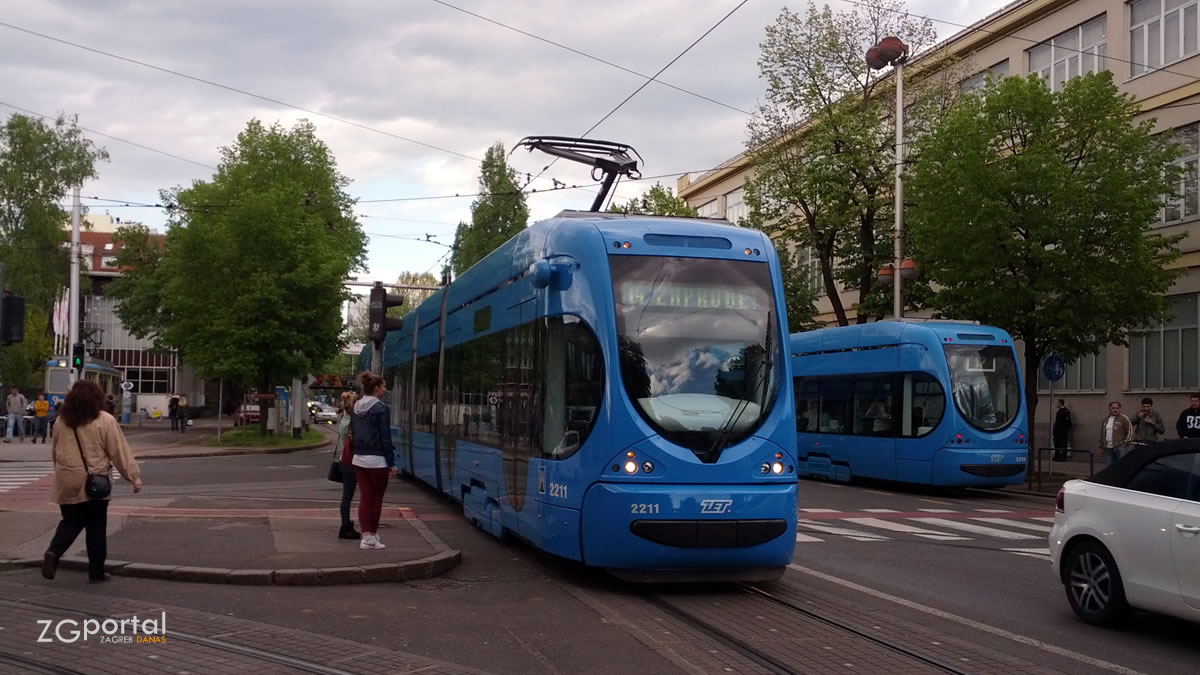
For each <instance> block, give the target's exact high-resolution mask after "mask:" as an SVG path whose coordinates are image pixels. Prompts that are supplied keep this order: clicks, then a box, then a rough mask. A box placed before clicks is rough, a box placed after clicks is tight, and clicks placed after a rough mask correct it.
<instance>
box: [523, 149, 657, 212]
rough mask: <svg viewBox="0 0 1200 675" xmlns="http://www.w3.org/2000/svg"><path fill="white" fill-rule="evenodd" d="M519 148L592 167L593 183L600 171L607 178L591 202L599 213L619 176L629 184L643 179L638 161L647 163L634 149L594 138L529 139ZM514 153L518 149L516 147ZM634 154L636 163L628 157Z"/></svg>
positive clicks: (594, 209) (593, 208)
mask: <svg viewBox="0 0 1200 675" xmlns="http://www.w3.org/2000/svg"><path fill="white" fill-rule="evenodd" d="M517 146H524V147H526V148H529V151H530V152H533V151H534V150H535V149H536V150H541V151H542V152H544V153H546V154H547V155H553V156H554V157H559V158H561V159H569V160H571V161H572V162H579V163H580V164H587V165H588V166H591V167H592V180H597V181H599V180H601V179H600V178H597V177H596V172H597V171H599V172H601V173H603V174H604V178H603V181H602V182H601V184H600V192H599V194H597V195H596V199H595V200H594V201H593V202H592V208H591V210H592V211H599V210H600V207H601V206H603V205H604V200H605V198H607V197H608V193H609V191H610V190H612V186H613V183H614V182H615V181H616V180H617V177H618V176H626V177H628V178H629V179H630V180H637V179H639V178H641V176H642V174H641V172H640V171H638V168H637V167H638V160H641V161H642V162H645V160H644V159H642V156H641V154H639V153H638V151H637V150H635V149H634V148H633V146H630V145H626V144H624V143H614V142H613V141H602V140H598V139H593V138H574V137H571V136H526V137H525V138H522V139H521V140H520V141H517ZM514 149H516V148H515V147H514ZM631 152H632V153H633V154H634V155H636V156H637V159H633V158H632V157H630V156H629V153H631ZM510 154H511V153H510Z"/></svg>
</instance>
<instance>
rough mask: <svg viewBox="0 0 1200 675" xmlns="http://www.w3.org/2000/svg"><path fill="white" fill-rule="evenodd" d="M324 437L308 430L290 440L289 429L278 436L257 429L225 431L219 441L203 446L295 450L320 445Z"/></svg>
mask: <svg viewBox="0 0 1200 675" xmlns="http://www.w3.org/2000/svg"><path fill="white" fill-rule="evenodd" d="M324 438H325V436H324V434H322V433H321V432H319V431H316V430H314V429H309V430H307V431H305V432H304V434H303V435H301V437H300V438H292V435H291V427H289V428H288V433H286V434H278V435H263V434H260V433H258V430H257V429H250V428H245V427H243V428H241V429H225V430H222V431H221V441H220V442H217V440H216V439H215V438H214V439H213V440H210V441H208V442H207V443H205V445H208V446H210V447H221V448H228V447H249V448H295V447H300V446H303V445H313V444H315V443H320V442H321V441H322V439H324Z"/></svg>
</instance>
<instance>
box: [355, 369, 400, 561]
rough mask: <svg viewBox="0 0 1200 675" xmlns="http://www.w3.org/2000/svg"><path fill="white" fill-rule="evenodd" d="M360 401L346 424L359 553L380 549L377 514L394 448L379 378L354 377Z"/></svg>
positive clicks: (371, 375)
mask: <svg viewBox="0 0 1200 675" xmlns="http://www.w3.org/2000/svg"><path fill="white" fill-rule="evenodd" d="M358 383H359V384H360V385H361V386H362V391H363V397H362V398H360V399H359V400H358V401H357V402H356V403H355V404H354V417H353V418H352V419H351V420H350V437H351V439H352V440H351V444H352V445H353V447H354V458H353V459H352V460H351V461H350V463H351V464H352V465H354V474H355V476H356V477H357V478H358V490H359V497H358V526H359V528H361V529H362V540H361V541H359V543H358V547H359V548H362V549H381V548H384V546H383V542H381V541H379V535H378V533H377V530H378V529H379V514H380V512H381V511H383V493H384V492H385V491H386V490H387V484H388V478H389V476H395V475H396V459H395V456H394V454H395V448H394V447H392V427H391V423H390V422H389V421H388V420H389V418H390V417H391V416H390V415H389V414H388V407H387V405H385V404H384V402H383V401H381V400H379V399H380V398H381V397H383V395H384V394H386V393H387V387H385V386H384V384H383V378H382V377H379V376H378V375H376V374H374V373H368V372H364V373H362V374H360V375H359V376H358Z"/></svg>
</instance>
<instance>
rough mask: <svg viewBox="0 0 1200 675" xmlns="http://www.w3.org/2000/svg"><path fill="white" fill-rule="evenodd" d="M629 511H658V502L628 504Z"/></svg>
mask: <svg viewBox="0 0 1200 675" xmlns="http://www.w3.org/2000/svg"><path fill="white" fill-rule="evenodd" d="M629 512H630V513H658V504H630V505H629Z"/></svg>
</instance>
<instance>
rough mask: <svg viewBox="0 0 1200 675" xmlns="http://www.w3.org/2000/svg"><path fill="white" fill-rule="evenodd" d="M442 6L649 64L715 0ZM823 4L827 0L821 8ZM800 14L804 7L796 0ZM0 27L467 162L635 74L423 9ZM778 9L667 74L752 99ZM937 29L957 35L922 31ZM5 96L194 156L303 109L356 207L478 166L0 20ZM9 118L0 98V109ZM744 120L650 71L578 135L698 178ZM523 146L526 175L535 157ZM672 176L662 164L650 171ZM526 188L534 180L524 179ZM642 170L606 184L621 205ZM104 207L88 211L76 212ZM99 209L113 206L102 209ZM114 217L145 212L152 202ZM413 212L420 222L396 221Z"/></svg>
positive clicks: (136, 158) (158, 15) (965, 9)
mask: <svg viewBox="0 0 1200 675" xmlns="http://www.w3.org/2000/svg"><path fill="white" fill-rule="evenodd" d="M454 1H455V4H459V5H460V6H462V7H464V8H466V9H469V10H471V11H473V12H476V13H479V14H482V15H484V16H488V17H491V18H493V19H495V20H496V21H500V22H504V23H507V24H509V25H512V26H515V27H517V28H520V29H522V30H525V31H528V32H530V33H535V34H538V35H541V36H544V37H546V38H548V39H552V40H555V41H558V42H561V43H563V44H567V45H570V46H572V47H574V48H576V49H579V50H580V51H584V52H588V53H591V54H594V55H596V56H598V57H601V58H604V59H606V60H609V61H612V62H614V63H618V64H621V65H623V66H625V67H627V68H630V69H632V70H636V71H638V72H641V73H645V74H653V73H654V72H656V71H657V70H658V69H659V68H661V67H662V66H663V65H664V64H666V63H667V62H668V61H670V60H671V59H672V58H673V57H674V56H675V55H676V54H678V53H679V52H680V51H681V50H682V49H683V48H684V47H686V46H687V45H688V44H689V43H691V42H692V41H693V40H695V39H696V37H698V36H699V35H700V34H701V33H703V32H704V31H705V30H707V29H708V28H709V27H710V26H711V25H712V24H713V23H715V22H716V21H717V20H718V19H719V18H720V17H721V16H723V15H724V14H725V13H727V12H728V11H729V10H730V9H731V8H732V7H733V6H734V3H733V2H731V1H730V0H651V1H646V0H611V1H610V2H607V3H575V2H571V3H562V2H556V1H555V0H527V1H526V2H521V3H506V2H501V0H454ZM834 4H839V3H837V2H835V3H834ZM1003 4H1005V3H1004V2H1003V1H1000V0H990V1H981V2H975V1H973V2H971V3H969V4H968V3H966V2H961V1H960V2H955V3H941V2H935V1H934V0H913V1H912V2H911V3H910V5H909V6H910V9H911V11H913V12H914V13H917V14H923V13H928V14H930V15H931V16H932V17H934V18H940V19H946V20H948V21H954V22H957V23H969V22H971V21H973V20H976V19H978V18H981V17H982V16H984V15H985V14H987V13H989V12H991V11H994V10H995V9H997V8H998V7H1000V6H1002V5H1003ZM792 9H794V10H801V9H803V5H796V6H794V7H792ZM0 11H2V12H3V14H4V16H5V17H7V18H6V21H9V22H13V23H16V24H18V25H20V26H21V27H23V28H27V29H29V30H32V31H37V32H40V33H44V34H47V35H52V36H55V37H57V38H60V39H62V40H67V41H71V42H76V43H80V44H83V45H87V46H89V47H93V48H95V49H101V50H105V51H110V52H113V53H116V54H120V55H122V56H125V57H128V58H130V59H136V60H141V61H144V62H146V63H150V64H154V65H156V66H159V67H161V68H166V69H171V70H176V71H179V72H183V73H187V74H189V75H193V76H195V77H197V78H203V79H207V80H211V81H213V82H219V83H221V84H224V85H227V86H229V87H235V88H238V89H243V90H245V91H249V92H253V93H255V94H259V95H261V96H265V97H269V98H273V99H277V100H280V101H286V102H288V103H292V104H295V105H298V106H301V107H304V108H308V109H310V110H315V111H319V112H322V113H325V114H328V115H332V116H336V117H341V118H344V119H347V120H351V121H353V122H355V123H358V124H361V125H365V126H368V127H371V128H374V129H378V130H382V131H386V132H388V133H391V134H396V135H399V136H404V137H408V138H411V139H414V140H418V141H421V142H423V143H427V144H430V145H433V146H438V147H441V148H446V149H449V150H453V151H454V152H457V153H462V154H464V155H468V156H470V157H473V158H479V157H482V155H483V152H484V151H485V150H486V148H487V147H488V146H489V145H490V144H491V143H493V142H495V141H500V142H503V143H504V144H505V146H506V147H508V148H511V146H512V145H513V143H515V142H516V141H517V140H518V139H520V138H521V137H523V136H526V135H531V134H554V135H577V134H579V133H581V132H583V131H584V130H585V129H587V128H588V127H590V126H591V125H592V124H593V123H595V122H596V121H597V120H598V119H599V118H600V117H601V116H602V115H603V114H604V113H606V112H608V111H609V110H610V109H612V108H613V106H615V105H616V104H617V103H618V102H620V101H621V100H622V99H624V98H625V97H626V96H628V95H629V93H630V92H632V91H633V90H634V89H636V88H637V87H638V86H639V85H640V84H641V83H642V82H643V80H641V79H640V78H638V77H637V76H635V75H631V74H629V73H626V72H622V71H620V70H617V69H615V68H612V67H609V66H606V65H603V64H600V63H596V62H595V61H592V60H589V59H586V58H583V57H581V56H578V55H575V54H571V53H569V52H566V51H563V50H561V49H559V48H557V47H553V46H551V45H547V44H545V43H543V42H539V41H537V40H533V39H531V38H528V37H525V36H523V35H519V34H516V33H514V32H511V31H508V30H504V29H503V28H500V27H497V26H495V25H492V24H489V23H486V22H483V21H480V20H479V19H476V18H473V17H470V16H467V15H465V14H462V13H460V12H457V11H454V10H452V9H449V8H446V7H444V6H441V5H439V4H438V3H436V2H433V1H432V0H409V1H408V2H402V3H401V2H394V1H392V0H345V1H343V2H338V3H330V2H325V1H323V0H256V1H255V2H245V1H244V0H238V1H236V2H235V1H234V0H210V1H209V2H203V3H194V2H184V1H182V0H161V1H157V2H144V1H138V0H45V1H43V2H38V3H30V2H27V0H0ZM778 11H779V7H778V6H777V5H775V4H773V3H749V4H747V5H746V6H744V7H743V8H741V9H740V10H739V11H738V12H736V13H735V14H734V15H733V16H732V17H730V18H729V20H728V21H726V22H725V23H724V24H723V25H722V26H721V27H719V28H717V29H716V31H714V32H713V33H712V34H711V35H709V36H708V37H707V38H706V39H705V40H703V41H702V42H701V43H700V44H699V45H697V46H696V47H695V48H694V49H692V50H691V51H690V52H689V53H688V54H687V55H686V56H684V57H683V58H682V59H680V60H679V61H678V62H677V63H676V64H675V65H673V66H672V67H671V68H670V69H669V70H668V71H667V72H666V73H665V74H664V75H663V76H662V79H663V80H664V81H666V82H670V83H672V84H675V85H677V86H680V87H684V88H686V89H690V90H692V91H695V92H697V93H700V94H703V95H705V96H708V97H711V98H713V99H716V100H718V101H721V102H724V103H727V104H729V105H732V106H735V107H737V108H741V109H744V110H750V109H752V108H753V106H754V103H755V100H756V98H757V97H758V96H759V95H760V93H761V91H762V83H761V82H760V80H759V79H758V70H757V64H756V60H757V58H758V45H759V42H760V41H761V39H762V36H763V30H764V28H765V27H766V26H767V25H768V24H770V23H771V22H772V21H774V19H775V16H776V15H777V13H778ZM938 30H939V33H940V34H941V35H943V36H945V35H949V34H951V33H953V32H954V31H955V30H956V29H954V28H953V27H949V26H945V25H939V26H938ZM0 92H2V94H0V101H3V102H5V103H8V104H12V105H17V106H22V107H24V108H28V109H31V110H35V111H39V112H43V113H47V114H54V113H56V112H58V111H64V112H66V113H68V114H78V115H79V121H80V124H81V125H82V126H85V127H87V128H90V129H95V130H97V131H100V132H103V133H107V134H111V135H113V136H118V137H121V138H124V139H128V140H130V141H134V142H137V143H140V144H143V145H146V146H150V147H153V148H157V149H160V150H163V151H166V152H169V153H172V154H175V155H179V156H181V157H186V158H189V159H192V160H195V161H197V162H201V163H204V164H210V165H215V164H216V163H217V162H218V161H219V155H218V148H219V147H220V146H223V145H227V144H229V143H231V142H232V141H233V139H234V138H235V136H236V135H237V133H238V132H239V131H240V130H241V129H242V128H243V127H244V126H245V123H246V121H247V120H249V119H250V118H251V117H258V118H261V119H263V120H265V121H268V122H274V121H280V122H282V123H284V124H289V123H291V122H293V121H295V120H297V119H300V118H302V117H307V118H309V119H311V120H312V121H313V122H314V123H315V124H316V125H317V128H318V133H319V135H320V136H321V138H322V139H323V140H325V141H326V142H327V143H328V144H329V145H330V147H331V148H332V150H333V152H334V155H335V157H336V158H337V161H338V164H339V167H340V169H341V171H342V172H343V173H344V174H346V175H347V176H349V177H350V178H351V179H353V181H354V183H353V184H352V185H351V188H350V191H351V193H352V194H354V195H357V196H360V197H362V198H363V199H364V200H369V199H385V198H397V197H421V196H431V195H447V194H455V193H458V194H470V193H473V192H475V190H476V187H477V185H476V184H477V177H476V174H477V170H478V164H477V163H476V162H474V161H472V160H468V159H463V158H462V157H457V156H455V155H453V154H447V153H444V152H439V151H437V150H433V149H430V148H428V147H423V146H421V145H417V144H414V143H409V142H405V141H403V140H399V139H397V138H393V137H389V136H387V135H384V134H380V133H373V132H372V131H368V130H364V129H362V128H358V127H355V126H352V125H349V124H343V123H340V122H336V121H333V120H329V119H324V118H321V117H316V116H313V115H309V114H306V113H303V112H300V111H297V110H294V109H289V108H286V107H283V106H280V105H276V104H273V103H270V102H267V101H263V100H260V99H256V98H252V97H249V96H245V95H243V94H240V93H236V92H233V91H228V90H226V89H221V88H217V87H213V86H210V85H208V84H204V83H201V82H196V81H193V80H189V79H186V78H183V77H179V76H177V75H172V74H168V73H164V72H161V71H157V70H153V69H149V68H145V67H143V66H139V65H136V64H133V63H129V62H125V61H121V60H117V59H113V58H109V57H106V56H103V55H100V54H96V53H93V52H88V51H85V50H81V49H78V48H75V47H71V46H68V45H65V44H61V43H58V42H54V41H52V40H48V39H45V38H42V37H36V36H33V35H29V34H26V33H22V32H18V31H14V30H12V29H8V28H3V27H0ZM8 112H11V110H9V109H4V108H2V107H0V113H3V114H5V115H7V113H8ZM745 122H746V117H745V115H743V114H741V113H739V112H736V111H734V110H730V109H728V108H725V107H722V106H720V105H716V104H713V103H710V102H707V101H703V100H700V99H698V98H695V97H693V96H689V95H688V94H685V93H682V92H679V91H675V90H673V89H670V88H667V87H665V86H662V85H660V84H655V83H652V84H650V85H649V86H647V87H646V88H645V89H644V90H643V91H642V92H641V93H639V94H638V95H637V96H636V97H635V98H634V99H632V100H631V101H630V102H629V103H628V104H626V105H625V106H624V107H622V108H621V110H620V111H618V112H617V113H616V114H614V115H613V116H612V117H610V118H609V119H608V120H607V121H606V122H605V123H604V124H603V125H602V126H601V127H600V128H599V129H597V130H596V131H595V132H593V133H592V134H591V135H592V136H594V137H598V138H607V139H611V140H617V141H621V142H626V143H630V144H632V145H633V146H634V147H635V148H637V149H638V150H639V151H640V152H641V154H642V156H643V157H644V158H645V160H646V161H645V165H644V167H643V173H644V174H645V175H657V174H667V173H671V172H683V171H689V170H700V169H704V168H706V167H710V166H713V165H716V164H718V163H720V162H722V161H724V160H725V159H728V158H729V157H730V156H732V155H734V154H736V153H738V152H740V151H741V149H742V143H743V140H744V134H745V131H744V130H745ZM96 140H97V141H98V142H99V143H100V144H102V145H104V146H105V147H107V148H108V150H109V152H110V153H111V155H112V161H111V162H110V163H108V164H105V165H102V166H101V167H100V178H99V179H98V180H96V181H94V182H93V183H91V184H89V185H87V186H85V188H84V190H83V191H84V193H85V194H86V195H90V196H99V197H109V198H120V199H129V200H136V201H140V202H155V201H157V197H158V190H159V189H161V188H165V187H170V186H173V185H177V184H187V183H189V182H190V181H192V180H193V179H204V178H207V177H208V176H209V175H210V174H211V172H210V171H208V170H206V169H203V168H201V167H199V166H195V165H194V164H188V163H186V162H182V161H179V160H176V159H171V158H168V157H164V156H162V155H157V154H154V153H151V152H148V151H146V150H142V149H139V148H136V147H132V146H129V145H125V144H123V143H120V142H117V141H113V140H110V139H105V138H97V139H96ZM548 162H549V158H548V157H545V156H544V155H530V154H529V153H527V152H526V151H524V150H518V151H517V152H515V153H514V154H513V155H512V163H513V165H514V166H515V167H516V168H517V169H518V171H519V172H520V173H522V174H524V173H526V172H529V173H537V172H538V171H540V170H541V169H542V167H544V166H546V164H548ZM546 175H547V176H548V177H549V176H553V177H555V178H557V179H559V180H562V181H565V182H567V183H568V184H587V183H590V182H591V180H590V178H589V176H588V172H587V170H586V169H584V168H583V167H579V166H575V165H570V164H569V163H567V162H559V163H557V164H555V165H554V167H553V168H552V169H550V171H548V172H547V174H546ZM662 182H663V183H664V184H665V185H669V186H671V187H674V182H675V181H674V177H669V178H664V179H662ZM537 185H538V186H539V187H541V188H546V187H549V185H550V184H549V182H548V181H545V182H539V183H538V184H537ZM648 185H649V183H640V184H626V185H622V186H620V187H619V189H618V192H617V195H616V197H615V198H616V199H617V200H624V199H628V198H630V197H633V196H636V195H637V194H639V193H640V192H641V190H642V189H644V188H645V187H647V186H648ZM592 197H593V194H592V193H589V192H584V191H581V190H570V191H560V192H553V193H549V194H537V195H533V196H531V197H530V198H529V203H530V210H531V213H532V215H533V217H534V218H543V217H547V216H550V215H553V214H554V213H556V212H557V211H559V210H561V209H564V208H587V207H588V205H590V203H591V200H592ZM470 203H471V199H470V198H457V199H438V200H414V201H394V202H374V203H365V202H364V203H363V204H361V206H360V208H359V212H360V213H362V214H364V215H367V216H370V217H366V218H364V219H363V223H364V226H365V229H366V230H367V231H368V232H373V233H383V234H393V235H402V236H407V235H417V236H418V238H423V237H424V235H425V234H426V233H429V234H433V235H437V237H438V238H439V239H440V240H441V241H442V242H443V243H447V244H448V243H450V242H451V241H452V240H453V233H454V224H455V223H457V222H458V221H459V220H460V219H469V218H470ZM92 208H93V210H95V211H103V210H104V207H103V206H102V205H96V206H93V207H92ZM110 208H111V207H110ZM111 210H112V212H113V213H114V215H122V216H123V217H126V218H140V219H142V220H144V221H145V222H147V223H148V224H151V225H160V224H161V223H162V222H163V220H164V216H163V214H162V213H161V212H159V211H157V210H153V209H126V208H111ZM406 221H422V222H406ZM446 250H447V249H446V248H445V247H444V246H439V245H436V244H427V243H418V242H415V241H409V240H405V239H394V238H385V237H376V238H374V239H373V240H372V242H371V252H370V258H369V264H370V267H371V270H370V274H369V275H367V276H369V277H370V278H381V279H386V278H393V277H395V275H396V274H398V273H399V272H401V271H404V270H413V271H424V270H426V269H431V268H432V269H434V270H435V271H436V267H437V265H436V263H437V260H438V259H439V258H440V257H442V256H443V254H444V253H445V252H446Z"/></svg>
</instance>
